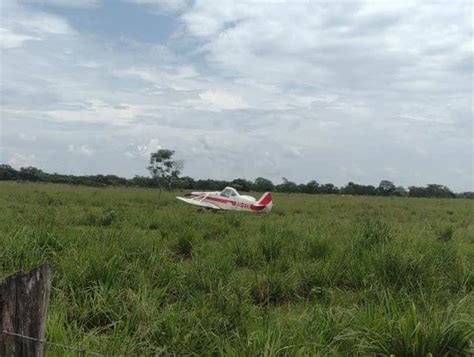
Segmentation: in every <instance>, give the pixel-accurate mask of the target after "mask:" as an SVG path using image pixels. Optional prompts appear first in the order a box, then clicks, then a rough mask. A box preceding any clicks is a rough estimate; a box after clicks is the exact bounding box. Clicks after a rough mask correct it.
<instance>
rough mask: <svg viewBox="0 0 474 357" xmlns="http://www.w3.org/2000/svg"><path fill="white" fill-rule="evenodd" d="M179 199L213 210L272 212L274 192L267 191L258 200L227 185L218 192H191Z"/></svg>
mask: <svg viewBox="0 0 474 357" xmlns="http://www.w3.org/2000/svg"><path fill="white" fill-rule="evenodd" d="M176 198H177V199H178V200H180V201H183V202H186V203H190V204H192V205H196V206H199V207H204V208H206V209H211V210H234V211H247V212H270V211H271V209H272V194H271V192H265V193H264V194H263V196H262V197H261V198H260V199H259V200H258V201H257V200H256V199H255V198H254V197H252V196H246V195H240V194H239V193H238V192H237V190H236V189H235V188H232V187H226V188H224V189H223V190H222V191H220V192H219V191H216V192H191V193H189V194H187V195H185V197H176Z"/></svg>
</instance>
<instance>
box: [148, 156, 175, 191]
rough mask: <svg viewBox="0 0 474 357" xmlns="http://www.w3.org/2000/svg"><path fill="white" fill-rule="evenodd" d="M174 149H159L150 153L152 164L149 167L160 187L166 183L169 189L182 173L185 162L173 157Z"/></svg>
mask: <svg viewBox="0 0 474 357" xmlns="http://www.w3.org/2000/svg"><path fill="white" fill-rule="evenodd" d="M173 155H174V150H169V149H159V150H158V151H156V152H153V153H151V155H150V165H149V166H148V167H147V168H148V171H150V174H151V176H152V177H153V178H154V179H155V180H156V181H157V183H158V186H159V187H160V192H161V189H162V185H163V184H166V186H167V188H168V189H171V186H172V184H173V182H174V181H176V180H177V179H178V177H179V174H180V173H181V169H182V167H183V164H182V163H181V162H179V161H176V160H174V159H173Z"/></svg>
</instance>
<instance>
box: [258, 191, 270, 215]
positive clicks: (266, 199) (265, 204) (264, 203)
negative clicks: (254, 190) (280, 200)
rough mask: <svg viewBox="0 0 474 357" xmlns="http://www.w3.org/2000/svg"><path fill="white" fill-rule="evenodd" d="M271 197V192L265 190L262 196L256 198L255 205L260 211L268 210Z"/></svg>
mask: <svg viewBox="0 0 474 357" xmlns="http://www.w3.org/2000/svg"><path fill="white" fill-rule="evenodd" d="M272 200H273V197H272V193H271V192H265V193H264V194H263V196H262V197H261V198H260V199H259V200H258V202H257V204H256V206H257V207H258V208H259V210H261V212H270V211H271V210H272V206H273V202H272Z"/></svg>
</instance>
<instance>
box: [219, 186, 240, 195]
mask: <svg viewBox="0 0 474 357" xmlns="http://www.w3.org/2000/svg"><path fill="white" fill-rule="evenodd" d="M221 196H223V197H235V196H238V193H237V191H236V190H234V189H233V188H230V187H226V188H225V189H224V190H222V192H221Z"/></svg>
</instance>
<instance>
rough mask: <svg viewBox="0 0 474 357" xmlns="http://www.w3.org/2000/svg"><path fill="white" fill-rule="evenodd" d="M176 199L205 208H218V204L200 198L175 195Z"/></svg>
mask: <svg viewBox="0 0 474 357" xmlns="http://www.w3.org/2000/svg"><path fill="white" fill-rule="evenodd" d="M176 198H177V199H178V200H180V201H183V202H186V203H190V204H192V205H196V206H200V207H206V208H212V209H220V208H219V207H218V206H216V205H213V204H212V203H210V202H204V201H201V200H196V199H194V198H184V197H176Z"/></svg>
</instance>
